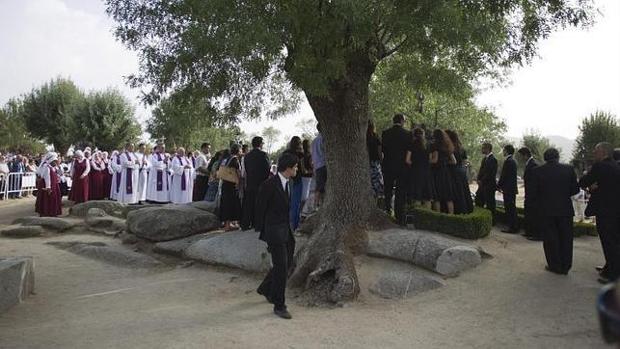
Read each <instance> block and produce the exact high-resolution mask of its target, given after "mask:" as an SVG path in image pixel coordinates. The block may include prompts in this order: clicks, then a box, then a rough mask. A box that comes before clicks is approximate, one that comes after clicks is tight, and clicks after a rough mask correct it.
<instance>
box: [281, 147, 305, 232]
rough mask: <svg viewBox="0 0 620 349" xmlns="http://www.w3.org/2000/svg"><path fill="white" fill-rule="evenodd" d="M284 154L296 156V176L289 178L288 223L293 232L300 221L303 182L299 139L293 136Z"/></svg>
mask: <svg viewBox="0 0 620 349" xmlns="http://www.w3.org/2000/svg"><path fill="white" fill-rule="evenodd" d="M284 152H285V153H289V154H293V155H295V156H297V159H298V162H297V167H298V171H297V175H296V176H295V177H293V178H291V191H290V195H291V196H290V211H289V216H290V222H291V228H292V229H293V231H295V230H296V229H297V227H298V226H299V222H300V220H301V198H302V190H303V181H302V173H303V171H304V169H303V165H304V164H303V159H304V150H303V147H302V144H301V138H299V137H297V136H294V137H293V138H291V141H290V142H289V144H288V148H287V149H286V150H285V151H284Z"/></svg>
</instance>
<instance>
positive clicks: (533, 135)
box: [521, 130, 561, 160]
mask: <svg viewBox="0 0 620 349" xmlns="http://www.w3.org/2000/svg"><path fill="white" fill-rule="evenodd" d="M521 146H523V147H528V148H529V149H530V151H531V152H532V155H533V156H534V158H536V159H538V160H542V159H543V154H544V153H545V150H547V149H549V148H551V147H555V145H553V144H551V142H549V139H548V138H546V137H544V136H542V135H541V134H540V133H539V132H537V131H534V130H530V131H528V132H526V133H525V134H524V135H523V138H522V139H521ZM558 151H561V149H558Z"/></svg>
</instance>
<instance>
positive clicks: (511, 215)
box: [497, 144, 519, 234]
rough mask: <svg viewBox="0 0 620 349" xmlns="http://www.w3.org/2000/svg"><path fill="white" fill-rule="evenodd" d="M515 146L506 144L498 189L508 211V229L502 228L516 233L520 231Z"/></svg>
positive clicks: (510, 232)
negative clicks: (518, 224)
mask: <svg viewBox="0 0 620 349" xmlns="http://www.w3.org/2000/svg"><path fill="white" fill-rule="evenodd" d="M514 154H515V148H514V147H513V146H512V145H510V144H508V145H506V146H504V156H505V157H506V160H504V165H503V166H502V172H501V174H500V175H499V181H498V182H497V190H499V191H500V192H501V193H502V196H503V198H504V210H505V211H506V224H507V225H508V229H506V230H502V232H504V233H509V234H516V233H517V232H518V231H519V228H518V226H517V193H518V192H519V190H518V188H517V161H515V159H514Z"/></svg>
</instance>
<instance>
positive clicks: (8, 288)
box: [0, 257, 34, 314]
mask: <svg viewBox="0 0 620 349" xmlns="http://www.w3.org/2000/svg"><path fill="white" fill-rule="evenodd" d="M33 293H34V259H33V258H32V257H10V258H0V314H2V313H3V312H5V311H7V310H8V309H9V308H11V307H13V306H15V305H16V304H19V303H21V302H23V301H24V300H25V299H26V297H28V296H29V295H31V294H33Z"/></svg>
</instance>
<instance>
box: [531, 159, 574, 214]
mask: <svg viewBox="0 0 620 349" xmlns="http://www.w3.org/2000/svg"><path fill="white" fill-rule="evenodd" d="M528 181H530V182H531V186H530V188H531V189H532V190H531V192H530V193H528V194H529V197H528V200H532V201H533V202H535V203H536V206H537V207H538V211H539V214H540V215H541V216H544V217H572V216H574V215H575V211H574V210H573V201H572V200H571V196H573V195H575V194H577V193H579V186H578V185H577V176H576V175H575V170H574V169H573V167H572V166H569V165H563V164H560V163H557V162H547V163H545V164H544V165H542V166H539V167H537V168H535V169H534V170H532V176H531V178H528Z"/></svg>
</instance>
